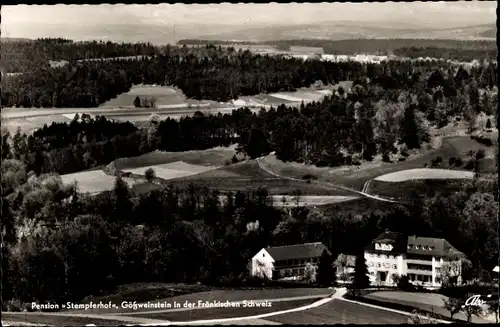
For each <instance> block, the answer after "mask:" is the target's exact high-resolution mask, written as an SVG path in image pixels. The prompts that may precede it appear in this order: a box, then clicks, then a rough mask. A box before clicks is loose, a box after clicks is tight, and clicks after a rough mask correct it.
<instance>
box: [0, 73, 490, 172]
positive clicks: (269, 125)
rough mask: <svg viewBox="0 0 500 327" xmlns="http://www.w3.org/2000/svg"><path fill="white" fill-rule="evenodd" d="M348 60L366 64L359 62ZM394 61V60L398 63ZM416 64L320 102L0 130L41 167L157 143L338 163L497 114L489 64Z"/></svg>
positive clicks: (399, 151)
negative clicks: (26, 131) (141, 121)
mask: <svg viewBox="0 0 500 327" xmlns="http://www.w3.org/2000/svg"><path fill="white" fill-rule="evenodd" d="M103 65H104V64H103ZM110 65H111V66H112V65H113V64H110ZM394 65H396V63H394ZM354 67H358V68H360V74H361V73H362V69H361V68H362V66H361V65H355V66H354ZM397 67H398V66H396V67H394V68H393V69H395V71H398V69H397ZM402 67H404V66H402ZM419 68H420V69H419V70H420V71H421V72H414V73H413V75H411V76H406V77H403V76H404V74H403V73H399V74H398V73H391V75H390V76H391V77H386V76H384V72H386V71H387V70H389V67H386V66H383V65H380V66H375V65H374V66H368V67H367V68H366V69H367V72H366V74H367V75H369V76H374V77H372V78H367V77H363V76H360V77H359V78H358V79H357V80H356V81H355V82H354V84H353V87H352V89H351V90H343V89H342V88H339V89H338V90H337V92H336V93H335V94H334V95H332V96H328V97H325V98H324V99H323V100H322V101H321V102H312V103H308V104H304V105H302V106H300V108H289V107H287V106H285V105H281V106H279V107H277V108H272V109H270V110H268V111H265V110H261V111H260V112H258V113H253V112H252V111H251V110H250V109H249V108H241V109H239V110H235V111H233V112H232V113H231V114H224V115H221V114H218V115H208V116H205V115H204V114H202V113H198V114H197V115H195V116H193V117H186V118H182V119H181V120H180V121H175V120H173V119H167V120H165V121H161V122H159V123H151V124H150V126H148V127H147V128H143V129H140V130H137V129H136V128H135V127H134V126H132V125H131V124H127V123H125V124H124V123H113V122H109V121H107V120H106V119H105V118H102V117H101V118H98V119H97V120H94V119H91V118H90V117H85V119H84V120H83V121H81V120H78V119H76V120H75V121H74V122H73V123H72V124H69V125H67V124H64V123H54V124H52V125H51V126H46V127H43V128H41V129H40V130H38V131H37V132H36V133H34V134H33V135H30V136H27V135H22V134H21V133H20V132H19V133H16V134H14V135H9V134H7V133H5V134H4V135H3V137H4V139H5V140H12V142H9V143H12V144H13V145H12V146H13V148H14V152H13V153H14V156H15V158H17V159H20V160H22V161H23V162H24V163H25V164H26V165H27V167H28V169H29V170H33V171H35V172H37V173H40V172H43V173H48V172H57V173H60V174H64V173H71V172H76V171H80V170H83V169H88V168H93V167H96V166H100V165H106V164H108V163H109V162H111V161H113V160H114V159H116V158H120V157H132V156H137V155H141V154H144V153H147V152H150V151H153V150H164V151H187V150H193V149H207V148H211V147H214V146H228V145H231V144H235V143H238V144H240V145H241V150H242V151H243V152H244V153H246V154H247V155H249V156H250V157H252V158H255V157H259V156H261V155H262V154H266V153H269V152H272V151H275V152H276V154H277V156H278V158H280V159H281V160H284V161H297V162H307V163H313V164H316V165H320V166H339V165H344V164H348V165H350V164H360V163H361V162H362V161H371V160H372V159H373V158H374V157H375V156H376V155H377V154H380V155H382V156H383V157H384V160H385V161H391V160H404V157H405V156H407V154H408V150H412V149H418V148H420V147H421V146H422V145H424V144H425V143H426V142H428V141H429V133H430V126H431V125H435V126H438V127H439V126H444V125H446V124H448V122H450V121H451V120H452V119H453V117H457V116H458V117H463V118H464V119H466V120H467V121H468V122H469V123H470V126H471V128H472V127H474V126H476V122H475V120H476V117H477V114H479V113H481V112H483V113H485V114H487V115H493V116H496V114H497V107H498V89H497V87H496V83H497V77H496V76H497V75H496V71H497V67H496V66H495V65H489V66H485V67H483V66H480V67H478V68H472V69H470V70H466V69H463V68H459V69H454V70H453V69H451V68H450V69H449V70H443V69H441V70H438V69H435V70H434V67H433V66H432V65H431V66H430V67H427V66H422V67H419ZM401 69H402V68H401ZM365 76H366V75H365ZM100 90H101V91H102V92H106V91H107V90H109V89H107V88H104V89H100ZM492 123H493V122H492V121H491V119H490V122H489V127H488V126H487V125H488V123H487V122H486V123H485V124H484V126H483V127H482V128H491V126H492ZM103 128H104V129H103ZM61 135H62V136H61ZM490 145H491V143H490ZM25 148H26V149H28V150H27V151H26V152H24V150H23V149H25ZM4 157H5V156H4ZM401 157H403V158H401Z"/></svg>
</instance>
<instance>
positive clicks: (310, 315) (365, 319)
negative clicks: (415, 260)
mask: <svg viewBox="0 0 500 327" xmlns="http://www.w3.org/2000/svg"><path fill="white" fill-rule="evenodd" d="M265 319H266V320H269V321H273V322H278V323H281V324H291V325H298V324H388V325H393V324H406V323H407V322H408V316H405V315H402V314H398V313H394V312H388V311H385V310H380V309H376V308H371V307H367V306H363V305H360V304H356V303H350V302H346V301H342V300H333V301H330V302H328V303H326V304H324V305H322V306H319V307H317V308H312V309H309V310H306V311H300V312H291V313H287V314H284V315H277V316H272V317H267V318H265Z"/></svg>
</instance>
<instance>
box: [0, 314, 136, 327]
mask: <svg viewBox="0 0 500 327" xmlns="http://www.w3.org/2000/svg"><path fill="white" fill-rule="evenodd" d="M124 323H126V322H124V321H122V320H112V319H97V318H89V317H82V316H62V315H58V314H50V315H48V314H37V313H26V312H4V313H3V316H2V325H3V326H8V325H10V326H23V324H24V325H25V326H36V325H38V326H85V325H87V324H95V325H97V326H122V325H123V324H124ZM130 323H133V322H130Z"/></svg>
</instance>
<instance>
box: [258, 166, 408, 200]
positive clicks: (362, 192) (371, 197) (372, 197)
mask: <svg viewBox="0 0 500 327" xmlns="http://www.w3.org/2000/svg"><path fill="white" fill-rule="evenodd" d="M261 159H262V158H258V159H257V164H258V165H259V167H260V169H262V170H263V171H265V172H266V173H268V174H271V175H273V176H275V177H278V178H283V179H288V180H291V181H295V182H302V183H306V181H304V180H302V179H298V178H293V177H288V176H283V175H278V174H276V173H274V172H273V171H271V170H269V169H268V168H267V167H265V166H264V165H263V164H262V162H261ZM311 183H314V184H317V185H321V186H326V187H330V188H334V189H341V190H344V191H349V192H352V193H356V194H358V195H362V196H364V197H367V198H370V199H375V200H379V201H383V202H389V203H398V201H395V200H392V199H387V198H383V197H380V196H376V195H371V194H368V193H365V192H364V188H363V191H358V190H355V189H353V188H350V187H346V186H342V185H338V184H333V183H327V182H319V181H311Z"/></svg>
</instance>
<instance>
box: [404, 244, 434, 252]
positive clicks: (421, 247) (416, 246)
mask: <svg viewBox="0 0 500 327" xmlns="http://www.w3.org/2000/svg"><path fill="white" fill-rule="evenodd" d="M412 248H413V244H408V250H411V249H412ZM415 249H416V250H429V251H433V250H434V249H435V247H433V246H427V245H422V246H420V245H415Z"/></svg>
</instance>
